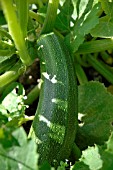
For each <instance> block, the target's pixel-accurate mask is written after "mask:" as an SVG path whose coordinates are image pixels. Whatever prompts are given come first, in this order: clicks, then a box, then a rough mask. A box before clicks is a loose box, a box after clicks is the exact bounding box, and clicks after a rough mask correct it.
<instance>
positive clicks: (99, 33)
mask: <svg viewBox="0 0 113 170" xmlns="http://www.w3.org/2000/svg"><path fill="white" fill-rule="evenodd" d="M90 33H91V35H92V36H93V37H101V38H112V37H113V22H110V21H109V20H107V21H103V20H101V19H100V21H99V24H98V25H96V27H95V28H94V29H92V30H91V32H90Z"/></svg>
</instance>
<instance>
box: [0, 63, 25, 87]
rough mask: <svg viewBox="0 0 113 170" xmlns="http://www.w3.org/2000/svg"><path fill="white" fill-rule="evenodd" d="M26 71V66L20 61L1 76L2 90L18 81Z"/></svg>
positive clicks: (0, 85)
mask: <svg viewBox="0 0 113 170" xmlns="http://www.w3.org/2000/svg"><path fill="white" fill-rule="evenodd" d="M24 71H25V66H23V64H22V62H21V61H20V60H19V61H18V62H17V63H16V64H15V65H14V66H13V67H12V68H11V69H10V70H9V71H7V72H5V73H4V74H2V75H1V76H0V88H1V87H4V86H5V85H7V84H9V83H11V82H12V81H14V80H16V79H17V78H18V77H19V75H21V74H22V73H23V72H24Z"/></svg>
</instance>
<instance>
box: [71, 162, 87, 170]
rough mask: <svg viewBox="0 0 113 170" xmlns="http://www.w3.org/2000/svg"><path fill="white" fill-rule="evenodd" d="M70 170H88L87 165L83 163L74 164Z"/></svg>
mask: <svg viewBox="0 0 113 170" xmlns="http://www.w3.org/2000/svg"><path fill="white" fill-rule="evenodd" d="M72 170H90V169H89V166H88V165H85V164H84V163H83V162H76V163H75V165H74V166H73V168H72Z"/></svg>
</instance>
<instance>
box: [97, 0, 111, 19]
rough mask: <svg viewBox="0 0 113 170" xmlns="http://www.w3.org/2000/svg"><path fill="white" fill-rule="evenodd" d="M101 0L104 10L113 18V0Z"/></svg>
mask: <svg viewBox="0 0 113 170" xmlns="http://www.w3.org/2000/svg"><path fill="white" fill-rule="evenodd" d="M99 1H100V2H101V6H102V9H103V11H104V12H105V13H106V14H107V15H108V16H109V17H110V18H113V1H112V0H107V1H103V0H99Z"/></svg>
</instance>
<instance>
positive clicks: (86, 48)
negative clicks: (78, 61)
mask: <svg viewBox="0 0 113 170" xmlns="http://www.w3.org/2000/svg"><path fill="white" fill-rule="evenodd" d="M109 49H113V40H112V39H102V40H95V41H90V42H85V43H83V44H82V45H80V47H79V49H78V51H77V52H76V53H77V54H86V53H96V52H101V51H105V50H109Z"/></svg>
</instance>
